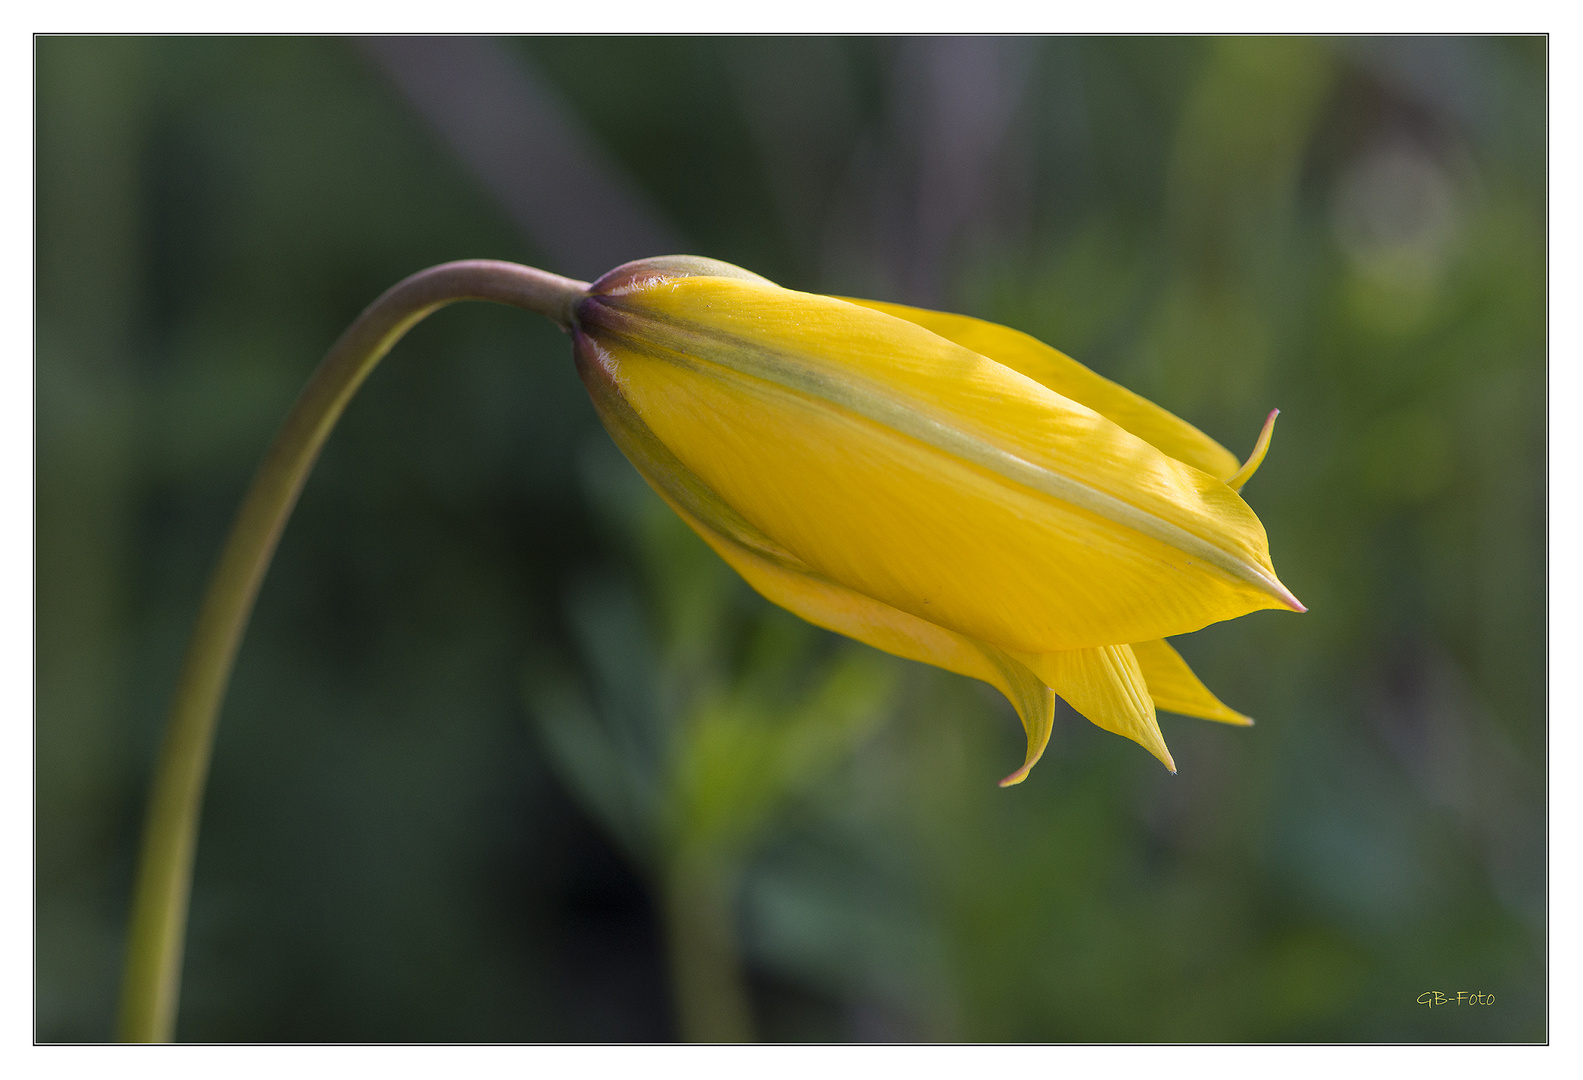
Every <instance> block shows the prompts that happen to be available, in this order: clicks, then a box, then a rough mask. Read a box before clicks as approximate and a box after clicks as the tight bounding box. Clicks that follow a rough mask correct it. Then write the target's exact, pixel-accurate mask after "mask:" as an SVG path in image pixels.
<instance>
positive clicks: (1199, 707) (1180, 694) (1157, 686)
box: [1132, 641, 1253, 725]
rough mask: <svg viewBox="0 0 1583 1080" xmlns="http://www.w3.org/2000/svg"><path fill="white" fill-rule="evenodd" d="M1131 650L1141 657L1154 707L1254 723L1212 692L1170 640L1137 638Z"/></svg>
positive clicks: (1208, 718)
mask: <svg viewBox="0 0 1583 1080" xmlns="http://www.w3.org/2000/svg"><path fill="white" fill-rule="evenodd" d="M1132 654H1133V655H1134V656H1136V657H1137V658H1138V667H1139V668H1140V669H1142V671H1143V679H1144V682H1146V683H1147V684H1148V686H1149V696H1150V697H1151V698H1153V699H1154V707H1155V708H1157V709H1164V710H1165V711H1166V712H1173V713H1180V714H1181V715H1182V716H1196V717H1198V718H1199V719H1201V720H1218V721H1220V722H1221V723H1223V724H1242V725H1247V724H1251V723H1253V719H1252V718H1251V717H1247V716H1244V715H1242V714H1241V713H1239V712H1237V711H1236V710H1235V709H1231V708H1228V707H1227V706H1226V705H1225V704H1224V703H1223V702H1222V701H1221V700H1220V699H1219V698H1217V697H1216V696H1215V695H1214V694H1211V693H1210V692H1209V688H1208V687H1206V686H1205V685H1204V684H1203V683H1202V682H1200V681H1199V678H1198V676H1197V675H1194V674H1193V669H1192V668H1190V667H1188V666H1187V661H1186V660H1183V659H1182V656H1181V654H1180V653H1178V652H1177V651H1176V650H1175V649H1174V648H1172V647H1171V645H1170V644H1169V643H1168V642H1165V641H1135V642H1133V644H1132Z"/></svg>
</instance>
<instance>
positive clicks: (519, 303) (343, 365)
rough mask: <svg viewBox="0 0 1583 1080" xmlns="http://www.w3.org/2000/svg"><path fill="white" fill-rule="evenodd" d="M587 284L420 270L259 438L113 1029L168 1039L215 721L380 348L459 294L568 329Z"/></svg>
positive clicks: (445, 268)
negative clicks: (280, 549) (274, 567)
mask: <svg viewBox="0 0 1583 1080" xmlns="http://www.w3.org/2000/svg"><path fill="white" fill-rule="evenodd" d="M587 288H588V286H587V284H586V283H585V282H581V281H573V280H571V279H570V278H563V277H559V276H557V275H555V274H548V273H545V272H544V271H542V270H535V269H532V268H531V267H527V266H519V265H517V264H516V263H507V262H496V261H493V260H486V259H476V260H468V261H465V262H454V263H445V264H443V265H441V266H435V267H431V268H429V269H427V270H423V271H420V272H419V273H416V274H414V275H412V276H411V277H409V278H407V279H406V280H405V281H402V282H400V283H399V284H397V285H395V286H393V287H392V288H390V289H389V290H388V291H386V292H385V294H384V295H382V296H381V297H380V298H379V299H377V300H375V301H374V302H373V303H372V304H370V305H369V306H368V308H367V309H366V310H364V311H363V313H362V314H361V315H359V316H358V317H357V320H356V321H355V322H353V323H352V325H351V326H350V327H348V328H347V330H346V332H345V333H344V334H342V335H341V338H340V340H338V341H337V342H336V343H335V345H334V346H333V347H332V348H331V349H330V351H329V353H328V354H327V355H326V356H325V358H324V360H323V362H322V363H320V364H319V367H318V369H317V370H316V371H315V372H314V373H313V377H312V378H311V379H309V380H308V385H307V386H306V387H304V388H303V391H302V394H301V396H299V397H298V398H297V402H296V404H295V405H293V406H292V409H291V412H290V414H288V415H287V417H286V422H285V424H284V425H283V426H282V427H281V429H280V432H279V434H277V435H276V436H275V441H274V443H272V444H271V445H270V448H269V451H268V453H266V454H265V456H264V461H263V463H262V464H261V465H260V466H259V469H258V473H257V474H256V475H255V476H254V478H253V485H252V487H251V488H249V490H248V493H247V497H246V498H245V499H244V500H243V501H242V506H241V509H240V510H238V511H237V515H236V520H235V522H234V523H233V524H232V526H231V533H230V536H229V537H228V538H227V540H226V543H225V550H224V551H223V553H222V554H221V556H220V562H219V564H218V565H217V566H216V567H215V570H214V576H213V577H211V578H210V579H209V589H208V592H207V593H206V594H205V595H204V599H203V607H202V608H201V610H200V611H199V614H198V622H197V625H196V627H195V628H194V629H193V633H192V640H191V641H190V643H189V644H188V646H187V656H186V659H185V661H184V662H183V664H182V669H181V676H180V678H179V680H178V682H177V685H176V695H175V699H174V701H173V702H172V705H171V712H170V719H169V721H168V722H167V724H166V728H165V738H164V742H163V744H162V745H161V747H160V752H159V762H158V765H157V766H156V769H155V773H154V784H153V789H152V791H151V793H150V797H149V808H148V819H147V822H146V823H145V825H144V832H143V847H142V852H141V854H140V855H139V859H138V869H137V882H136V885H135V887H134V892H133V896H132V917H131V924H130V928H129V932H128V940H127V954H126V970H125V975H124V979H123V982H122V988H121V1015H120V1021H119V1030H118V1036H119V1038H120V1039H121V1040H123V1041H126V1042H168V1041H170V1039H171V1036H172V1035H173V1034H174V1031H175V1024H176V1003H177V996H178V992H179V989H180V983H181V961H182V946H183V940H184V936H185V930H186V921H187V900H188V895H189V893H190V890H191V885H192V862H193V852H194V850H195V848H196V845H197V836H198V815H199V811H200V810H201V808H202V804H203V788H204V781H205V779H206V778H207V776H208V771H209V757H210V750H211V748H212V747H213V744H214V727H215V720H216V718H217V716H218V714H219V710H220V705H221V702H222V701H223V700H224V698H225V690H226V685H227V684H228V683H229V682H230V678H231V668H232V666H233V664H234V662H235V660H236V652H237V648H238V647H239V646H240V645H241V642H242V635H243V632H244V630H245V629H246V627H247V621H248V618H249V616H250V615H251V614H252V611H253V602H254V600H255V599H256V597H257V596H258V589H259V585H260V584H261V583H262V582H263V580H264V574H265V572H266V571H267V570H268V569H269V562H270V559H271V558H272V557H273V556H274V553H275V546H276V544H277V543H278V542H279V540H280V535H281V532H282V531H283V530H284V529H285V527H286V520H287V519H288V518H289V517H290V516H291V511H292V508H293V507H294V506H295V505H296V503H297V496H298V494H299V493H300V492H301V491H302V485H303V483H304V482H305V481H306V480H307V478H308V473H309V472H310V471H311V470H312V468H313V463H314V461H315V460H316V459H317V458H318V456H319V451H320V449H321V448H322V447H323V446H324V441H325V439H326V438H328V437H329V434H330V431H331V429H332V428H334V427H335V422H336V420H338V419H339V418H340V415H341V412H342V410H344V409H345V408H346V404H347V402H348V401H350V400H351V398H352V395H353V394H354V393H356V391H357V388H358V387H359V386H360V385H362V382H363V380H364V379H366V378H367V377H368V374H369V372H370V371H372V370H373V369H374V365H376V364H378V363H379V361H380V360H381V359H382V358H383V357H384V355H385V354H386V353H387V352H389V351H390V349H391V347H392V346H394V345H395V344H396V342H397V341H399V340H401V337H402V335H404V334H405V333H406V332H407V331H408V330H410V329H412V327H413V326H415V325H416V324H417V323H418V322H420V321H421V320H422V319H423V318H425V317H426V316H428V315H429V314H431V313H433V312H434V311H437V310H438V309H440V308H442V307H444V306H445V305H447V304H450V303H453V302H455V301H457V300H490V301H493V302H495V303H499V304H509V305H511V306H513V307H520V308H525V309H527V310H529V311H536V312H538V313H539V314H541V315H546V316H548V317H549V318H551V319H554V320H555V321H556V322H557V323H559V324H560V325H561V327H562V329H570V327H571V323H572V306H573V305H574V304H575V303H576V302H577V300H579V299H580V298H581V297H582V296H583V295H585V292H586V290H587Z"/></svg>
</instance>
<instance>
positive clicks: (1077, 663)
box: [1017, 645, 1176, 773]
mask: <svg viewBox="0 0 1583 1080" xmlns="http://www.w3.org/2000/svg"><path fill="white" fill-rule="evenodd" d="M1017 659H1019V660H1022V661H1023V662H1024V663H1026V664H1027V665H1028V667H1029V668H1030V669H1031V670H1032V671H1033V673H1034V674H1035V675H1037V676H1038V677H1039V678H1041V679H1043V680H1044V681H1045V682H1046V683H1047V684H1049V685H1050V686H1051V687H1052V688H1053V689H1054V690H1055V692H1056V693H1057V694H1060V695H1061V697H1062V698H1064V699H1065V701H1066V703H1067V704H1068V705H1070V706H1072V708H1074V709H1076V710H1077V711H1078V712H1080V713H1082V714H1083V715H1084V716H1085V717H1087V718H1088V719H1089V720H1090V721H1092V722H1093V723H1094V724H1095V725H1097V726H1099V727H1102V728H1104V729H1105V730H1106V731H1112V732H1115V733H1116V734H1117V735H1125V736H1126V737H1127V738H1129V739H1131V740H1132V741H1133V742H1135V743H1137V744H1138V745H1140V746H1142V747H1143V748H1144V749H1145V750H1147V751H1149V753H1151V754H1153V755H1154V756H1155V757H1157V758H1159V759H1160V761H1161V762H1163V763H1164V764H1165V767H1166V768H1167V769H1170V770H1171V771H1172V772H1173V773H1174V772H1175V771H1176V762H1174V761H1172V760H1171V752H1170V751H1169V750H1167V749H1166V748H1165V736H1163V735H1161V734H1160V725H1159V723H1158V721H1156V719H1155V716H1154V702H1153V700H1152V699H1151V698H1150V696H1149V688H1148V686H1147V685H1146V684H1145V682H1144V678H1143V672H1142V671H1141V670H1140V669H1139V667H1138V661H1137V659H1136V658H1135V657H1134V656H1133V652H1132V647H1131V646H1130V645H1106V646H1102V647H1100V648H1097V649H1075V650H1072V651H1068V652H1054V653H1045V654H1044V655H1042V656H1020V655H1019V656H1018V657H1017Z"/></svg>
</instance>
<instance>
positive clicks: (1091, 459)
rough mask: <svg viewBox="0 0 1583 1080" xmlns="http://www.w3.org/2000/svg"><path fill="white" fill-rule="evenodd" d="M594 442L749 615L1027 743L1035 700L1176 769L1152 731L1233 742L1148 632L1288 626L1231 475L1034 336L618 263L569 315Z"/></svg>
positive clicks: (1044, 715)
mask: <svg viewBox="0 0 1583 1080" xmlns="http://www.w3.org/2000/svg"><path fill="white" fill-rule="evenodd" d="M572 322H573V328H572V334H573V339H574V343H575V345H574V348H575V356H576V361H577V366H578V371H579V372H580V374H581V376H582V379H583V382H584V384H585V385H586V386H587V387H588V391H589V393H590V395H591V396H592V398H593V401H594V405H595V406H596V408H597V409H598V412H599V414H600V417H601V418H602V420H603V421H604V424H605V426H606V428H607V429H608V430H609V431H610V433H611V435H612V436H613V437H614V438H615V440H616V442H617V444H618V445H619V446H620V448H621V450H622V452H623V453H625V454H626V456H627V457H628V458H629V459H630V460H631V461H632V463H633V464H634V465H635V466H636V467H637V469H638V471H639V472H640V473H642V474H643V476H644V478H645V479H647V480H648V482H649V483H650V484H651V485H652V486H653V487H654V489H655V490H656V491H657V492H659V494H660V495H661V496H662V497H663V498H664V499H665V500H666V501H667V502H668V503H669V504H670V505H671V506H672V508H674V509H675V510H676V512H677V513H678V514H680V515H681V517H682V518H683V520H685V521H686V522H687V524H688V525H690V526H691V527H692V528H693V529H694V530H695V531H696V532H697V533H698V535H699V536H701V537H702V538H703V539H704V540H705V541H706V542H707V543H708V544H709V545H710V546H711V547H712V548H714V550H715V551H716V552H718V553H719V554H720V556H721V557H722V558H724V559H725V560H726V562H728V563H730V564H731V566H733V567H734V568H735V569H736V570H737V571H738V572H739V573H740V574H741V575H742V576H743V577H744V578H746V579H747V581H748V582H749V583H750V584H751V585H752V586H753V587H754V588H755V589H757V590H758V591H759V592H760V593H762V594H763V595H764V596H765V597H767V598H768V599H770V600H771V601H773V602H774V603H777V604H779V605H781V606H782V607H784V608H787V609H788V610H790V611H792V612H794V613H796V614H798V615H800V616H802V617H803V618H805V619H807V620H808V621H810V622H813V623H816V624H818V625H820V626H823V627H826V628H828V629H830V630H834V631H836V632H838V633H841V634H845V635H847V636H848V637H852V638H856V639H857V640H859V641H862V642H866V643H867V644H869V645H872V646H874V647H876V648H878V649H882V650H884V651H885V652H889V653H893V654H895V655H897V656H903V657H907V658H909V659H913V660H919V661H922V662H924V663H928V664H933V665H935V666H937V667H941V668H945V669H947V670H949V671H954V672H958V673H960V674H963V675H968V676H971V677H973V678H977V679H982V680H983V681H985V682H988V683H990V684H991V685H993V686H995V687H997V688H998V689H1000V690H1001V692H1002V693H1004V694H1005V695H1006V697H1007V698H1008V699H1009V700H1010V701H1011V702H1012V704H1013V705H1014V706H1015V707H1016V709H1017V712H1018V714H1019V715H1020V716H1021V718H1022V722H1023V726H1024V728H1025V730H1026V732H1027V737H1028V750H1027V756H1026V760H1025V761H1024V763H1023V765H1022V767H1021V768H1020V769H1018V770H1017V771H1016V772H1014V773H1012V774H1011V775H1010V776H1009V777H1007V778H1006V779H1005V780H1004V781H1002V784H1003V785H1005V784H1013V783H1017V782H1019V781H1021V780H1022V779H1023V778H1025V777H1026V776H1027V774H1028V770H1029V769H1030V768H1031V767H1032V766H1033V764H1034V762H1036V761H1037V760H1038V759H1039V756H1040V754H1041V753H1043V751H1044V747H1045V745H1046V743H1047V742H1048V741H1049V738H1050V729H1051V725H1052V722H1053V714H1054V706H1055V696H1056V695H1059V696H1060V697H1062V698H1064V699H1065V700H1066V701H1067V702H1068V703H1069V704H1070V705H1072V707H1073V708H1075V709H1076V710H1077V711H1078V712H1079V713H1081V714H1082V715H1084V716H1085V717H1087V718H1088V719H1089V720H1091V721H1092V722H1094V723H1095V724H1097V725H1098V726H1100V727H1102V728H1105V729H1106V730H1109V731H1113V732H1116V733H1117V734H1120V735H1125V736H1127V737H1128V738H1130V739H1133V740H1135V741H1137V742H1138V743H1140V744H1142V745H1143V746H1144V747H1146V748H1147V749H1148V750H1150V751H1151V752H1152V753H1154V755H1155V756H1156V757H1158V758H1159V759H1160V760H1161V761H1162V762H1164V763H1165V765H1166V767H1167V768H1170V769H1171V770H1172V771H1175V765H1174V764H1173V762H1172V760H1171V756H1170V753H1169V751H1167V749H1166V747H1165V740H1164V739H1163V738H1162V737H1161V735H1160V729H1159V725H1158V723H1157V721H1156V719H1155V711H1156V709H1166V710H1169V711H1172V712H1178V713H1184V714H1186V715H1189V716H1198V717H1204V718H1206V719H1211V720H1220V721H1224V722H1227V723H1234V724H1247V723H1251V722H1252V721H1250V720H1249V719H1248V718H1247V717H1245V716H1242V715H1240V714H1239V713H1236V712H1234V711H1232V710H1231V709H1229V708H1227V707H1226V706H1225V705H1223V704H1221V702H1220V701H1219V700H1218V699H1216V698H1215V696H1214V695H1213V694H1211V693H1210V692H1209V691H1208V690H1207V689H1205V687H1204V685H1203V684H1202V683H1201V682H1200V681H1199V680H1198V679H1197V677H1196V676H1194V675H1193V673H1192V671H1191V670H1189V669H1188V667H1187V665H1186V663H1184V662H1183V660H1182V659H1181V657H1180V656H1179V655H1178V654H1177V653H1176V651H1175V650H1174V649H1173V648H1172V647H1171V646H1170V645H1168V644H1167V643H1166V642H1165V640H1164V639H1165V638H1167V637H1169V636H1172V635H1175V634H1184V633H1188V632H1190V631H1193V630H1197V629H1199V628H1201V627H1203V626H1207V625H1208V624H1210V623H1214V622H1218V621H1220V620H1222V619H1230V618H1235V617H1237V616H1240V615H1245V614H1247V613H1248V612H1251V611H1256V610H1258V609H1260V608H1286V609H1290V610H1294V611H1302V610H1304V609H1303V606H1302V605H1301V604H1300V603H1298V601H1297V599H1296V598H1295V597H1294V596H1292V594H1291V593H1290V592H1289V591H1288V590H1287V589H1286V587H1285V586H1283V585H1282V584H1281V583H1280V581H1279V580H1278V579H1277V577H1276V575H1275V570H1274V568H1273V566H1272V565H1271V563H1270V555H1269V545H1268V541H1267V539H1266V537H1265V533H1264V527H1263V526H1262V525H1261V524H1260V522H1259V519H1258V518H1257V517H1256V516H1255V515H1254V513H1253V511H1252V510H1250V509H1249V508H1248V505H1247V504H1246V503H1245V502H1243V501H1242V498H1241V497H1240V495H1239V494H1238V490H1239V489H1240V487H1241V485H1242V484H1243V483H1244V482H1246V480H1247V479H1248V477H1249V476H1251V475H1252V473H1253V470H1254V469H1255V468H1257V466H1258V464H1259V462H1260V461H1261V460H1262V458H1263V455H1264V452H1265V449H1266V448H1267V447H1268V444H1269V435H1270V426H1271V423H1272V422H1273V420H1274V417H1275V414H1274V413H1271V415H1270V419H1269V421H1266V423H1265V427H1264V430H1263V431H1262V432H1261V434H1260V438H1259V442H1258V445H1257V448H1256V449H1255V451H1254V454H1253V456H1252V457H1251V458H1250V459H1249V460H1248V462H1247V464H1246V465H1241V466H1239V464H1238V462H1237V459H1236V458H1235V457H1233V456H1232V455H1231V454H1230V453H1229V452H1228V451H1227V450H1225V449H1224V448H1223V447H1221V446H1220V445H1219V444H1218V443H1216V442H1215V441H1214V440H1212V439H1210V438H1209V437H1208V436H1206V435H1204V434H1203V433H1202V432H1200V431H1198V430H1197V429H1196V428H1194V427H1192V426H1191V425H1190V424H1187V423H1186V422H1184V421H1182V420H1180V419H1178V418H1177V417H1175V416H1173V415H1171V414H1170V413H1168V412H1166V411H1165V410H1164V409H1161V408H1159V407H1158V406H1156V405H1154V404H1152V403H1151V402H1149V401H1147V400H1145V399H1143V398H1141V397H1139V396H1137V395H1136V394H1133V393H1132V392H1130V391H1128V390H1126V389H1124V388H1123V387H1121V386H1118V385H1116V384H1115V383H1112V382H1110V381H1109V380H1107V379H1105V378H1103V377H1101V376H1099V375H1096V374H1095V373H1093V372H1091V371H1089V370H1088V369H1087V368H1085V367H1083V366H1082V365H1081V364H1079V363H1077V362H1076V361H1074V360H1072V359H1070V358H1069V357H1067V356H1065V355H1063V354H1062V353H1060V352H1057V351H1056V350H1055V349H1052V348H1050V347H1049V346H1047V345H1044V344H1042V343H1041V342H1039V341H1036V340H1035V339H1033V338H1031V337H1029V336H1027V335H1025V334H1022V333H1019V332H1017V331H1015V330H1010V329H1007V328H1005V327H1001V326H996V325H994V324H991V323H986V322H981V321H979V320H977V319H970V318H965V317H963V316H959V315H949V314H943V313H940V312H933V311H922V310H919V309H915V308H909V307H903V306H900V305H896V304H885V303H877V302H874V301H867V300H845V299H838V298H835V297H828V296H815V295H810V294H808V293H800V292H794V291H791V290H789V289H783V288H781V287H780V286H778V285H775V284H774V283H772V282H770V281H767V280H765V279H764V278H761V277H758V276H757V275H755V274H751V273H748V272H747V271H744V270H741V269H739V268H737V267H734V266H731V265H729V264H726V263H721V262H716V261H714V260H709V259H698V258H689V257H672V258H661V259H647V260H643V261H640V262H635V263H629V264H627V265H626V266H623V267H620V268H618V269H616V270H613V271H611V272H610V273H609V274H606V275H605V276H604V277H603V278H601V279H600V280H599V281H597V282H595V283H594V284H593V285H592V286H591V287H590V288H589V290H588V293H587V295H586V296H585V297H584V298H582V299H581V300H580V301H578V303H577V304H576V306H575V308H574V313H573V317H572Z"/></svg>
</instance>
